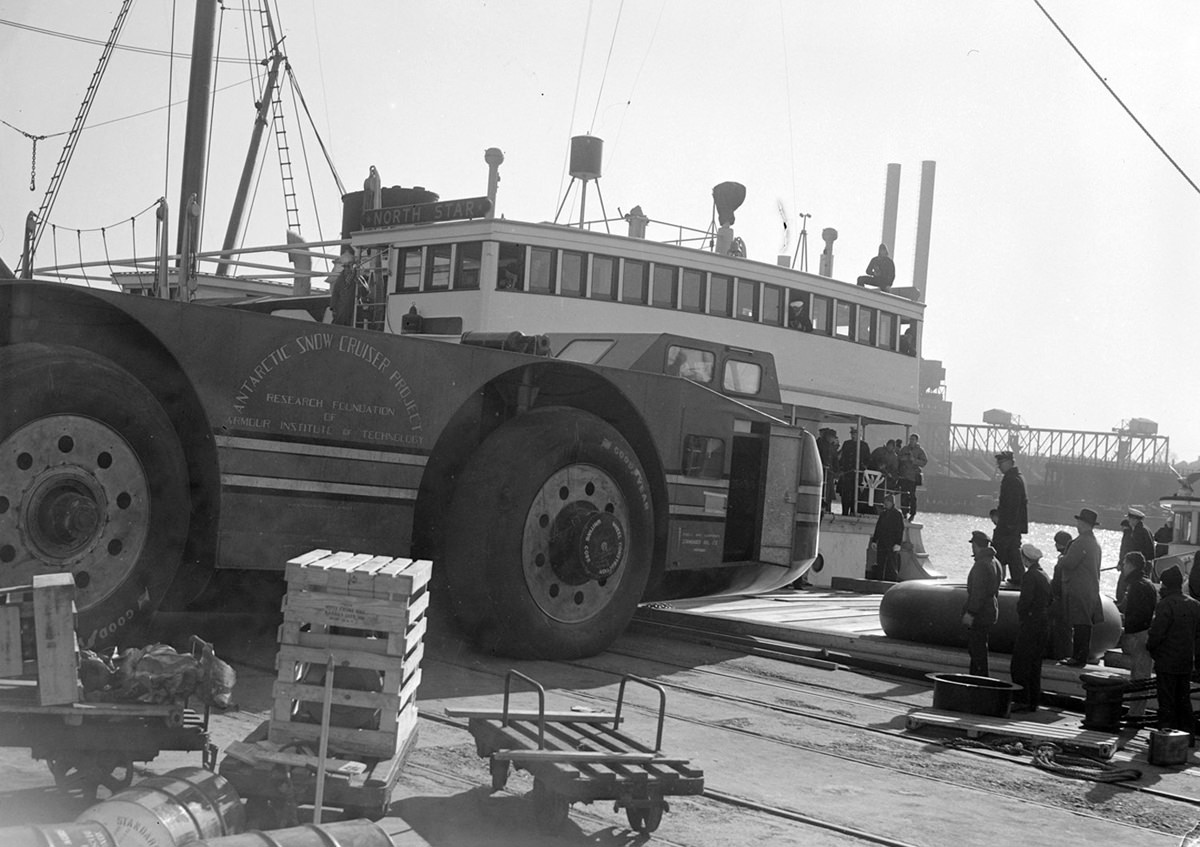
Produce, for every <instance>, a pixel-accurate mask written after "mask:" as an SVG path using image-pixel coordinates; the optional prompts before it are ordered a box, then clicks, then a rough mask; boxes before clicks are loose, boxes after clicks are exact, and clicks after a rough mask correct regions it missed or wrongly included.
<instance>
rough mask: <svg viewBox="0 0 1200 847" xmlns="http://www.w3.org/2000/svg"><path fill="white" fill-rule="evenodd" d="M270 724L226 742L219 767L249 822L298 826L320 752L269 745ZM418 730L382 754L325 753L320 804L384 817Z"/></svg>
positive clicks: (312, 796) (313, 788) (310, 797)
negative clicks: (243, 803) (387, 754)
mask: <svg viewBox="0 0 1200 847" xmlns="http://www.w3.org/2000/svg"><path fill="white" fill-rule="evenodd" d="M269 726H270V721H263V722H262V723H261V724H259V726H258V728H257V729H255V730H254V731H253V732H251V733H250V734H249V735H248V736H246V738H245V740H244V741H239V742H234V743H233V744H230V745H229V746H228V747H226V748H225V757H224V758H223V759H222V760H221V767H220V771H219V773H220V774H221V776H223V777H225V779H227V780H229V784H230V785H232V786H233V787H234V789H235V790H236V791H237V792H238V795H239V796H240V797H242V798H243V799H244V800H245V801H246V814H247V819H248V820H249V822H250V823H251V825H252V826H254V827H255V828H259V829H275V828H279V827H288V826H297V825H298V824H299V822H300V821H299V814H298V812H299V807H300V806H302V805H305V804H310V803H315V802H316V798H317V782H318V779H317V777H318V770H319V756H318V755H317V751H316V750H315V749H312V748H309V747H308V746H306V745H303V744H301V743H299V742H297V743H294V744H286V745H282V746H280V745H271V744H270V742H268V740H267V734H268V729H269ZM417 736H418V733H417V732H416V731H415V730H414V731H413V732H411V733H409V735H408V736H407V738H406V739H405V742H404V744H403V746H402V747H401V749H400V750H398V751H397V752H396V754H395V755H393V756H391V757H390V758H386V759H381V758H378V757H366V756H364V757H349V756H347V755H346V754H341V753H338V754H332V755H331V756H330V757H328V758H327V759H326V771H325V776H326V779H325V781H324V783H323V784H322V786H321V788H322V806H336V807H338V808H340V809H342V811H343V812H344V813H345V817H363V818H370V819H371V820H378V819H379V818H382V817H383V816H384V815H386V814H387V810H388V806H389V805H390V803H391V800H392V791H393V790H394V789H395V788H396V783H397V782H399V781H400V775H401V774H402V773H403V772H404V765H405V763H406V762H407V760H408V757H409V754H410V753H411V752H412V750H413V748H414V747H415V746H416V741H417ZM272 747H276V748H278V749H271V748H272Z"/></svg>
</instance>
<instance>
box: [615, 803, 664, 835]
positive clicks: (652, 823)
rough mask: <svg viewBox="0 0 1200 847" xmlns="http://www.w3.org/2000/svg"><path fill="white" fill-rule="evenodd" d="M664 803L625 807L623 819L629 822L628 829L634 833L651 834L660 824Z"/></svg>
mask: <svg viewBox="0 0 1200 847" xmlns="http://www.w3.org/2000/svg"><path fill="white" fill-rule="evenodd" d="M664 806H666V804H665V803H655V804H654V805H652V806H642V807H640V808H638V807H635V806H626V807H625V818H626V820H628V821H629V828H630V829H632V830H633V831H634V832H641V833H651V832H654V830H656V829H658V825H659V824H660V823H662V816H663V807H664Z"/></svg>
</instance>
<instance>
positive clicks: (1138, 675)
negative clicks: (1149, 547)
mask: <svg viewBox="0 0 1200 847" xmlns="http://www.w3.org/2000/svg"><path fill="white" fill-rule="evenodd" d="M1121 575H1122V576H1123V577H1124V579H1125V596H1124V597H1122V598H1121V599H1120V600H1119V601H1118V602H1117V608H1118V609H1120V610H1121V624H1122V629H1121V652H1122V653H1124V654H1125V655H1126V656H1128V657H1129V659H1130V661H1131V662H1132V663H1133V666H1132V668H1131V669H1130V671H1129V679H1130V681H1131V682H1137V681H1138V680H1142V679H1149V678H1150V671H1151V669H1152V668H1153V667H1154V660H1153V659H1151V658H1150V651H1149V650H1147V649H1146V639H1147V638H1149V636H1150V622H1151V621H1152V620H1153V619H1154V606H1155V604H1156V603H1157V602H1158V593H1157V592H1156V591H1155V590H1154V583H1152V582H1151V581H1150V577H1149V576H1148V575H1147V573H1146V557H1145V556H1143V555H1142V554H1141V553H1139V552H1138V551H1137V550H1133V551H1131V552H1129V553H1126V554H1125V558H1124V559H1122V560H1121ZM1145 713H1146V701H1145V700H1144V699H1137V700H1131V701H1130V702H1129V716H1130V717H1131V718H1140V717H1141V716H1142V715H1144V714H1145Z"/></svg>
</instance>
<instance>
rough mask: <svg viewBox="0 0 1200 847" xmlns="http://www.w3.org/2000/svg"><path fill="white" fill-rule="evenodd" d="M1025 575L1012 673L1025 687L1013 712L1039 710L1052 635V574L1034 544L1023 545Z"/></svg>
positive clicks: (1019, 598) (1017, 681) (1019, 604)
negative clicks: (1043, 565)
mask: <svg viewBox="0 0 1200 847" xmlns="http://www.w3.org/2000/svg"><path fill="white" fill-rule="evenodd" d="M1021 558H1022V560H1023V562H1022V564H1023V565H1024V571H1025V576H1024V578H1023V579H1022V580H1021V596H1020V597H1018V598H1017V638H1016V642H1015V643H1014V644H1013V651H1012V662H1011V664H1010V665H1009V675H1010V676H1011V677H1012V681H1013V684H1014V685H1019V686H1021V688H1022V691H1021V693H1020V694H1019V695H1017V696H1016V697H1015V698H1014V700H1015V701H1016V702H1015V703H1014V704H1013V709H1012V710H1013V711H1014V712H1036V711H1037V710H1038V707H1039V706H1040V705H1041V704H1042V659H1044V658H1045V656H1046V642H1047V641H1048V640H1049V638H1050V606H1051V604H1052V603H1053V602H1054V598H1053V596H1052V595H1051V593H1050V577H1048V576H1046V572H1045V571H1044V570H1042V564H1041V562H1042V551H1041V550H1039V549H1038V548H1037V547H1035V546H1034V545H1032V544H1023V545H1021Z"/></svg>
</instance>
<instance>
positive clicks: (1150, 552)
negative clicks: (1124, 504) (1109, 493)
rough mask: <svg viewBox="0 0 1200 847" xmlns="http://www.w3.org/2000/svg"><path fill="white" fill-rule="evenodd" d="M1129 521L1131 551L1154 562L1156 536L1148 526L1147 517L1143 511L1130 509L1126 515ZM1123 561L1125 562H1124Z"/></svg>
mask: <svg viewBox="0 0 1200 847" xmlns="http://www.w3.org/2000/svg"><path fill="white" fill-rule="evenodd" d="M1125 517H1126V519H1128V521H1129V549H1130V551H1133V550H1136V551H1137V552H1139V553H1141V554H1142V557H1143V558H1144V559H1145V560H1146V561H1147V562H1152V561H1154V558H1155V557H1154V536H1153V535H1151V534H1150V530H1149V528H1148V527H1147V526H1146V524H1145V521H1146V515H1145V514H1144V513H1143V512H1142V510H1141V509H1132V508H1131V509H1130V510H1129V511H1128V512H1127V513H1126V515H1125ZM1122 561H1123V560H1122Z"/></svg>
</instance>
